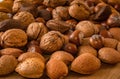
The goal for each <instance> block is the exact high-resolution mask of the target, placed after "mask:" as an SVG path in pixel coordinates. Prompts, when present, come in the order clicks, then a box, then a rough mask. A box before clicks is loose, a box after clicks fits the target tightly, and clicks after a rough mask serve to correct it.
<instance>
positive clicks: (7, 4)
mask: <svg viewBox="0 0 120 79" xmlns="http://www.w3.org/2000/svg"><path fill="white" fill-rule="evenodd" d="M12 5H13V0H1V1H0V12H6V13H11V12H12Z"/></svg>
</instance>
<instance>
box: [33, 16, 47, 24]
mask: <svg viewBox="0 0 120 79" xmlns="http://www.w3.org/2000/svg"><path fill="white" fill-rule="evenodd" d="M35 21H36V22H40V23H43V24H45V20H44V19H43V18H40V17H38V18H36V19H35Z"/></svg>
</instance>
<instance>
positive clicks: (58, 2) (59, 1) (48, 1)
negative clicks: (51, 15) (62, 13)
mask: <svg viewBox="0 0 120 79" xmlns="http://www.w3.org/2000/svg"><path fill="white" fill-rule="evenodd" d="M65 3H66V0H44V1H43V4H44V5H46V6H48V7H56V6H62V5H64V4H65Z"/></svg>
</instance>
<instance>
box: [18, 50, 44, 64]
mask: <svg viewBox="0 0 120 79" xmlns="http://www.w3.org/2000/svg"><path fill="white" fill-rule="evenodd" d="M28 58H40V59H41V61H43V62H45V59H44V57H43V56H42V55H41V54H39V53H36V52H26V53H23V54H21V55H20V56H19V57H18V61H19V62H23V61H25V60H26V59H28Z"/></svg>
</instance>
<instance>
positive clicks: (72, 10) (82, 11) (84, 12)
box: [69, 0, 90, 20]
mask: <svg viewBox="0 0 120 79" xmlns="http://www.w3.org/2000/svg"><path fill="white" fill-rule="evenodd" d="M75 1H77V0H74V1H73V2H72V3H71V6H70V7H69V14H70V16H71V17H73V18H75V19H77V20H85V19H88V17H89V15H90V11H89V8H88V6H87V5H86V4H84V3H83V2H82V1H78V2H75Z"/></svg>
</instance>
